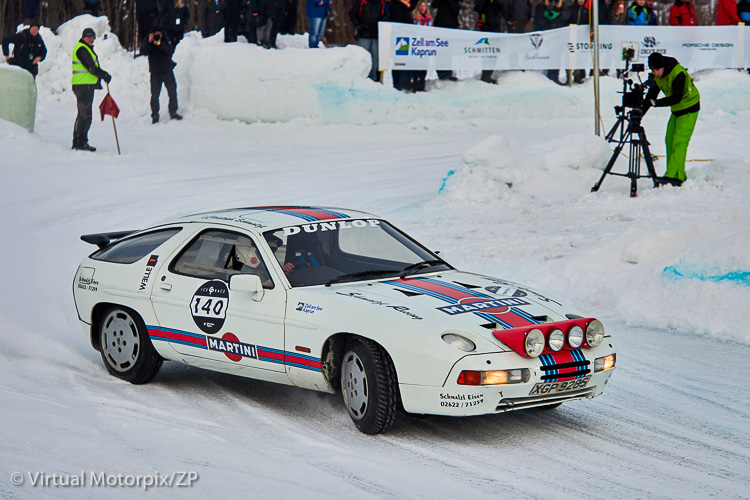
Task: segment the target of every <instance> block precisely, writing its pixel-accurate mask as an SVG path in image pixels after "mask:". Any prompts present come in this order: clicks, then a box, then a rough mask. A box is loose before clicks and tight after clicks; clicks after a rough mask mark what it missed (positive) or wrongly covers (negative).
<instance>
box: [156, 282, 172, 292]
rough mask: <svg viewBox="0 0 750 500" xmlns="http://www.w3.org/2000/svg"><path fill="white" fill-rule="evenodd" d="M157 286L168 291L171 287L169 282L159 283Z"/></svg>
mask: <svg viewBox="0 0 750 500" xmlns="http://www.w3.org/2000/svg"><path fill="white" fill-rule="evenodd" d="M159 288H161V289H162V290H166V291H169V290H171V289H172V285H170V284H169V283H159Z"/></svg>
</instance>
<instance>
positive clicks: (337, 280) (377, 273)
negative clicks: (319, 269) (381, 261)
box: [326, 269, 401, 286]
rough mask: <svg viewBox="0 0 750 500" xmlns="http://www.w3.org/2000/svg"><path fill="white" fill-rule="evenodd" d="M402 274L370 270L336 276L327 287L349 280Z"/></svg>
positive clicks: (394, 270) (392, 270) (395, 270)
mask: <svg viewBox="0 0 750 500" xmlns="http://www.w3.org/2000/svg"><path fill="white" fill-rule="evenodd" d="M400 272H401V271H399V270H398V269H370V270H368V271H359V272H356V273H349V274H342V275H341V276H336V277H335V278H333V279H332V280H331V281H329V282H328V283H326V286H331V285H332V284H333V283H340V282H342V281H347V280H356V279H359V278H369V277H375V276H383V275H386V274H387V275H391V276H392V275H394V274H398V273H400Z"/></svg>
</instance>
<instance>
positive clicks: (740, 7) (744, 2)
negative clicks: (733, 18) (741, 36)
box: [737, 0, 750, 23]
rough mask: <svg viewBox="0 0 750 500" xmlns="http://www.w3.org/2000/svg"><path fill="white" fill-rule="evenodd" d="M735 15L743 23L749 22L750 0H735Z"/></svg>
mask: <svg viewBox="0 0 750 500" xmlns="http://www.w3.org/2000/svg"><path fill="white" fill-rule="evenodd" d="M737 17H739V18H740V21H742V22H743V23H750V0H740V1H739V2H737Z"/></svg>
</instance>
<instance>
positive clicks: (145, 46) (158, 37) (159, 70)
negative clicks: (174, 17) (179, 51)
mask: <svg viewBox="0 0 750 500" xmlns="http://www.w3.org/2000/svg"><path fill="white" fill-rule="evenodd" d="M173 52H174V46H173V45H172V41H171V40H170V39H169V37H168V36H167V35H165V34H164V33H163V32H162V30H161V28H160V27H158V26H157V27H155V28H153V29H152V30H151V32H150V33H149V34H148V36H146V38H144V39H143V43H142V44H141V55H145V56H148V70H149V72H150V73H151V123H159V95H160V94H161V86H162V85H164V87H165V88H166V89H167V95H168V96H169V108H168V109H169V116H170V117H171V118H172V119H173V120H182V115H180V114H179V113H177V81H176V80H175V78H174V67H175V66H176V64H175V63H174V62H173V61H172V53H173Z"/></svg>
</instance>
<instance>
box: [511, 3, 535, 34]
mask: <svg viewBox="0 0 750 500" xmlns="http://www.w3.org/2000/svg"><path fill="white" fill-rule="evenodd" d="M505 22H506V24H507V27H508V33H525V32H526V27H527V26H529V25H530V24H531V0H508V3H507V5H506V10H505Z"/></svg>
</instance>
